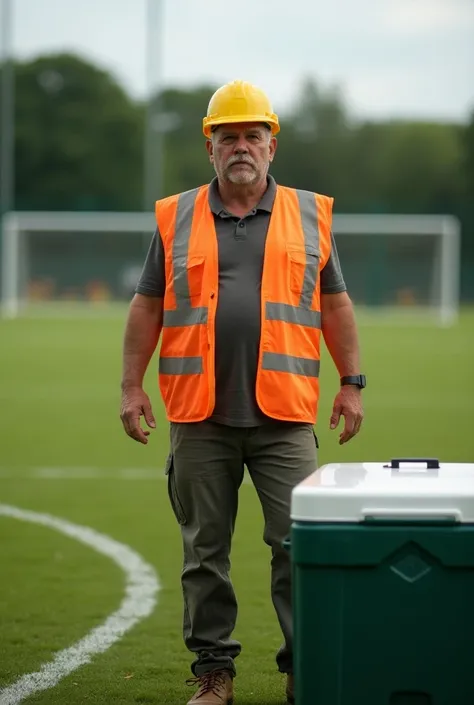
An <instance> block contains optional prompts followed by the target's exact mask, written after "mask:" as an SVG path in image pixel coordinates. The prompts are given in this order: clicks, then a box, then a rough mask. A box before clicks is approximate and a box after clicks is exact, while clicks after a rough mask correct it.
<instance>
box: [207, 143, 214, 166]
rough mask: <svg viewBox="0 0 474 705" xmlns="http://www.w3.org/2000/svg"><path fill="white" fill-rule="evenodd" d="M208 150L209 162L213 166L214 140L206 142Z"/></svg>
mask: <svg viewBox="0 0 474 705" xmlns="http://www.w3.org/2000/svg"><path fill="white" fill-rule="evenodd" d="M206 149H207V153H208V155H209V161H210V162H211V164H214V145H213V144H212V140H207V141H206Z"/></svg>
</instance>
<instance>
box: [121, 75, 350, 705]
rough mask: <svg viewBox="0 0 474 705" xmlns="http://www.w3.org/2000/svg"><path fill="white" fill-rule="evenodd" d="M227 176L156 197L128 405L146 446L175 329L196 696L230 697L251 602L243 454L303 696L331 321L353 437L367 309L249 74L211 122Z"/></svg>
mask: <svg viewBox="0 0 474 705" xmlns="http://www.w3.org/2000/svg"><path fill="white" fill-rule="evenodd" d="M203 131H204V135H205V137H206V138H207V142H206V146H207V152H208V155H209V158H210V161H211V164H212V165H213V166H214V169H215V172H216V177H215V179H213V181H212V182H211V183H210V184H209V185H206V186H202V187H200V188H197V189H194V190H192V191H188V192H186V193H182V194H179V195H177V196H171V197H169V198H165V199H163V200H161V201H158V202H157V204H156V221H157V230H156V233H155V235H154V238H153V240H152V243H151V246H150V250H149V252H148V256H147V259H146V262H145V266H144V269H143V272H142V276H141V278H140V281H139V284H138V286H137V288H136V292H137V293H136V294H135V296H134V298H133V300H132V303H131V307H130V312H129V317H128V321H127V325H126V332H125V341H124V363H123V365H124V367H123V379H122V391H123V397H122V409H121V418H122V422H123V424H124V427H125V430H126V432H127V433H128V434H129V435H130V436H131V437H132V438H134V439H135V440H137V441H139V442H141V443H147V442H148V439H147V436H148V435H149V433H150V431H144V430H142V428H141V427H140V417H141V416H142V415H143V416H144V418H145V420H146V423H147V424H148V426H149V427H151V428H154V427H155V420H154V417H153V413H152V410H151V405H150V401H149V398H148V396H147V395H146V393H145V392H144V390H143V387H142V383H143V377H144V373H145V371H146V368H147V366H148V363H149V361H150V358H151V356H152V354H153V352H154V350H155V348H156V345H157V342H158V339H159V336H160V334H161V332H162V333H163V336H162V342H161V348H160V362H159V386H160V390H161V395H162V398H163V401H164V405H165V409H166V413H167V418H168V420H169V422H170V445H171V452H170V455H169V458H168V462H167V467H166V472H167V473H168V489H169V496H170V500H171V505H172V508H173V511H174V513H175V516H176V519H177V521H178V522H179V524H180V527H181V531H182V537H183V544H184V566H183V572H182V587H183V595H184V640H185V643H186V646H187V647H188V649H189V650H190V651H191V652H193V653H194V655H195V658H194V661H193V662H192V665H191V668H192V672H193V674H194V676H195V678H193V679H191V680H190V681H189V682H190V683H191V684H193V685H196V688H197V691H196V693H195V695H194V696H193V697H192V698H191V700H190V701H189V703H188V705H229V703H231V702H232V699H233V678H234V676H235V674H236V669H235V659H236V657H237V656H238V655H239V653H240V650H241V645H240V644H239V643H238V642H237V641H235V640H234V639H232V632H233V629H234V625H235V620H236V613H237V606H236V599H235V595H234V591H233V588H232V584H231V582H230V580H229V574H228V571H229V552H230V547H231V540H232V535H233V530H234V523H235V518H236V513H237V501H238V491H239V487H240V484H241V482H242V479H243V473H244V465H245V466H246V467H247V469H248V471H249V474H250V477H251V478H252V481H253V483H254V485H255V488H256V491H257V493H258V496H259V498H260V501H261V504H262V509H263V514H264V519H265V530H264V540H265V542H266V543H267V544H268V545H269V546H270V547H271V552H272V561H271V568H272V586H271V593H272V600H273V604H274V607H275V610H276V613H277V616H278V620H279V624H280V626H281V629H282V633H283V637H284V643H283V646H282V647H281V649H280V650H279V652H278V654H277V657H276V658H277V665H278V669H279V671H280V672H282V673H286V674H288V676H287V684H286V693H287V698H288V702H290V703H291V702H294V694H293V676H292V669H293V663H292V616H291V584H290V577H291V571H290V559H289V557H288V554H287V552H286V551H285V550H284V548H283V547H282V541H283V539H284V538H285V537H286V536H287V535H288V533H289V530H290V501H291V491H292V489H293V487H294V486H295V485H297V484H298V483H299V482H301V481H302V480H303V479H304V478H305V477H307V476H308V475H309V474H311V473H312V472H313V471H314V470H315V469H316V467H317V439H316V436H315V434H314V430H313V429H314V424H315V421H316V415H317V406H318V398H319V379H318V376H319V363H320V333H321V331H322V333H323V335H324V339H325V342H326V345H327V347H328V349H329V352H330V354H331V356H332V358H333V360H334V363H335V365H336V367H337V369H338V371H339V373H340V376H341V388H340V390H339V391H338V393H337V396H336V399H335V402H334V408H333V413H332V416H331V421H330V424H331V428H336V426H337V425H338V423H339V420H340V417H341V415H342V416H343V417H344V419H345V421H344V429H343V431H342V433H341V434H340V439H339V442H340V443H345V442H347V441H348V440H350V439H351V438H352V437H353V436H354V435H355V434H356V433H357V432H358V431H359V428H360V425H361V422H362V417H363V414H362V404H361V392H360V389H361V388H362V387H363V386H364V378H363V376H362V375H360V370H359V351H358V340H357V331H356V325H355V321H354V313H353V308H352V304H351V301H350V298H349V296H348V294H347V292H346V287H345V284H344V280H343V277H342V274H341V269H340V265H339V261H338V257H337V251H336V246H335V243H334V239H333V237H332V232H331V220H332V203H333V200H332V198H329V197H327V196H321V195H319V194H314V193H310V192H306V191H296V190H294V189H291V188H287V187H282V186H280V185H277V184H276V183H275V181H274V179H273V178H272V177H271V176H270V175H269V174H268V170H269V166H270V164H271V162H272V161H273V158H274V156H275V151H276V147H277V142H276V139H275V135H276V134H277V133H278V131H279V122H278V117H277V116H276V115H275V114H274V113H273V110H272V107H271V105H270V102H269V100H268V98H267V97H266V95H265V94H264V93H263V92H262V91H261V90H260V89H258V88H256V87H255V86H252V85H251V84H248V83H245V82H242V81H235V82H233V83H230V84H227V85H225V86H223V87H222V88H220V89H219V90H218V91H216V93H215V94H214V95H213V96H212V98H211V100H210V103H209V107H208V113H207V116H206V117H205V118H204V121H203Z"/></svg>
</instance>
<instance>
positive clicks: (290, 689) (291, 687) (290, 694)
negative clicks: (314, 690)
mask: <svg viewBox="0 0 474 705" xmlns="http://www.w3.org/2000/svg"><path fill="white" fill-rule="evenodd" d="M286 699H287V701H288V705H293V704H294V702H295V679H294V676H293V674H292V673H288V675H287V677H286Z"/></svg>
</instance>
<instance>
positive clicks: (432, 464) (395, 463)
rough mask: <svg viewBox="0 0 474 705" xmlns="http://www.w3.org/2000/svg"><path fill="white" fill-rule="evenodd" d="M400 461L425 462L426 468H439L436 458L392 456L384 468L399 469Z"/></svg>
mask: <svg viewBox="0 0 474 705" xmlns="http://www.w3.org/2000/svg"><path fill="white" fill-rule="evenodd" d="M400 463H426V467H427V468H428V470H439V460H438V458H392V460H391V461H390V464H389V465H385V467H386V468H395V469H397V470H399V469H400Z"/></svg>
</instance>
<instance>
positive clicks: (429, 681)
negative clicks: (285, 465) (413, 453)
mask: <svg viewBox="0 0 474 705" xmlns="http://www.w3.org/2000/svg"><path fill="white" fill-rule="evenodd" d="M291 515H292V527H291V542H290V546H291V548H290V550H291V560H292V570H293V610H294V630H295V633H294V673H295V697H296V705H474V463H473V464H470V463H469V464H468V463H465V464H464V463H453V464H451V463H446V464H444V463H439V461H438V460H436V459H423V460H419V459H406V458H405V459H396V460H392V461H390V462H386V463H372V462H371V463H354V464H350V463H332V464H328V465H324V466H322V467H321V468H319V469H318V470H317V471H316V472H315V473H313V475H311V476H310V477H309V478H308V479H307V480H305V481H304V482H302V483H301V484H300V485H298V486H297V487H295V489H294V490H293V494H292V506H291Z"/></svg>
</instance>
